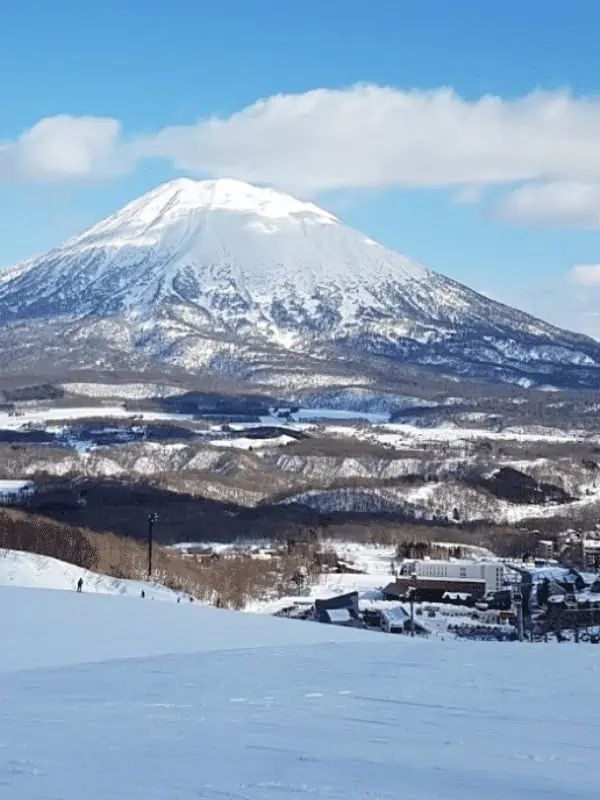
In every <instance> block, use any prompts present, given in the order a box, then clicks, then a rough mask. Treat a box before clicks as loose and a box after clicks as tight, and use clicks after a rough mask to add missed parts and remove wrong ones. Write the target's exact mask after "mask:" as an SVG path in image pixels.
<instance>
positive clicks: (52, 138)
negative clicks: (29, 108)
mask: <svg viewBox="0 0 600 800" xmlns="http://www.w3.org/2000/svg"><path fill="white" fill-rule="evenodd" d="M124 156H125V146H124V143H123V141H122V139H121V125H120V123H119V122H118V121H117V120H114V119H107V118H101V117H71V116H68V115H66V114H65V115H60V116H56V117H47V118H45V119H42V120H40V122H38V123H36V124H35V125H34V126H33V127H32V128H30V129H29V130H28V131H26V132H25V133H24V134H23V135H22V136H21V137H20V138H19V139H17V140H16V141H14V142H4V143H3V144H2V145H1V146H0V177H4V178H8V179H12V180H19V179H23V180H48V181H52V180H71V179H81V178H90V177H95V176H107V175H112V174H114V173H115V172H118V171H119V168H120V167H122V168H125V164H124Z"/></svg>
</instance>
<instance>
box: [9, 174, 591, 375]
mask: <svg viewBox="0 0 600 800" xmlns="http://www.w3.org/2000/svg"><path fill="white" fill-rule="evenodd" d="M0 322H1V323H5V326H4V327H3V329H2V330H1V331H0V344H5V347H4V348H3V349H4V358H5V359H7V360H8V359H12V361H13V362H15V361H16V359H19V358H20V359H21V360H22V361H23V360H24V362H25V363H30V362H31V360H32V358H38V359H39V358H40V357H44V356H48V355H51V356H52V358H53V360H54V362H55V363H57V364H59V365H61V364H62V365H66V366H70V367H73V368H83V367H91V366H96V367H98V366H101V367H110V368H113V367H115V366H123V365H127V366H129V367H134V368H140V367H144V366H148V365H151V364H156V363H162V364H164V365H169V366H171V367H173V366H175V367H182V368H184V369H186V370H188V371H196V370H198V369H200V368H204V369H209V370H212V371H213V372H215V373H218V374H223V373H224V374H226V375H231V376H234V377H236V378H243V379H244V378H245V379H252V378H253V377H256V376H257V375H259V376H260V380H268V379H269V375H270V370H271V371H274V372H278V371H281V370H284V371H285V370H288V371H291V372H298V373H301V374H304V375H306V379H307V381H308V383H307V385H311V383H310V381H312V380H313V378H314V375H315V374H319V373H328V374H329V373H332V372H333V373H335V372H336V371H337V372H338V373H339V372H340V371H341V372H342V373H344V374H346V375H347V376H348V379H350V378H351V377H352V376H354V377H356V376H357V375H359V374H360V375H361V376H363V375H364V374H365V372H368V371H369V364H370V363H373V362H372V359H373V356H380V357H384V358H387V359H391V360H393V361H400V362H408V363H413V364H420V365H424V366H427V367H429V368H432V369H434V370H441V371H443V372H446V373H451V374H461V375H468V376H476V377H485V378H490V379H494V380H500V381H511V382H519V383H521V384H522V385H524V386H529V385H533V384H536V383H539V384H548V383H553V384H557V385H561V386H564V385H590V386H596V385H600V345H599V344H597V343H596V342H594V341H592V340H590V339H588V338H586V337H584V336H579V335H575V334H571V333H566V332H564V331H560V330H558V329H556V328H553V327H552V326H550V325H547V324H545V323H543V322H541V321H539V320H536V319H533V318H532V317H529V316H527V315H526V314H523V313H521V312H518V311H515V310H514V309H510V308H508V307H506V306H503V305H501V304H499V303H496V302H494V301H492V300H490V299H488V298H486V297H483V296H481V295H479V294H477V293H476V292H473V291H471V290H470V289H468V288H466V287H464V286H461V285H460V284H458V283H456V282H455V281H452V280H450V279H449V278H447V277H445V276H443V275H440V274H439V273H435V272H432V271H430V270H429V269H426V268H425V267H423V266H421V265H420V264H417V263H415V262H414V261H411V260H410V259H408V258H406V257H404V256H402V255H399V254H397V253H395V252H392V251H391V250H388V249H386V248H385V247H382V246H381V245H380V244H378V243H377V242H374V241H373V240H371V239H369V238H367V237H365V236H364V235H362V234H360V233H358V232H357V231H355V230H353V229H351V228H349V227H347V226H345V225H344V224H342V223H341V222H340V221H339V220H338V219H337V218H336V217H335V216H333V215H332V214H330V213H329V212H327V211H324V210H322V209H320V208H318V207H317V206H315V205H313V204H312V203H304V202H301V201H299V200H296V199H295V198H293V197H290V196H289V195H285V194H281V193H278V192H275V191H273V190H271V189H261V188H256V187H253V186H250V185H248V184H245V183H241V182H239V181H234V180H217V181H192V180H189V179H180V180H176V181H173V182H171V183H167V184H165V185H164V186H161V187H159V188H158V189H156V190H154V191H152V192H150V193H149V194H147V195H145V196H143V197H142V198H140V199H138V200H135V201H134V202H132V203H130V204H129V205H127V206H125V208H123V209H122V210H121V211H118V212H117V213H116V214H114V215H113V216H111V217H109V218H107V219H105V220H103V221H102V222H100V223H98V224H97V225H96V226H94V227H93V228H91V229H90V230H89V231H87V232H85V233H83V234H82V235H80V236H76V237H74V238H72V239H70V240H68V241H67V242H65V243H64V244H63V245H61V246H60V247H58V248H57V249H55V250H53V251H51V252H49V253H47V254H45V255H43V256H40V257H39V258H36V259H34V260H32V261H28V262H26V263H24V264H21V265H17V266H16V267H14V268H12V269H9V270H6V271H5V272H4V273H1V274H0ZM332 366H333V367H334V368H333V369H332Z"/></svg>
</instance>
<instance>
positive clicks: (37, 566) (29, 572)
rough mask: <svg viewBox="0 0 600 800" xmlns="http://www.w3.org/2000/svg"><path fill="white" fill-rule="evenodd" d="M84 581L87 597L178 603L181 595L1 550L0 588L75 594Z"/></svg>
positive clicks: (152, 584) (72, 565)
mask: <svg viewBox="0 0 600 800" xmlns="http://www.w3.org/2000/svg"><path fill="white" fill-rule="evenodd" d="M80 578H82V579H83V590H84V591H85V593H86V594H89V593H92V594H112V595H119V596H121V597H125V596H126V597H140V595H141V592H142V591H143V592H144V594H145V596H146V597H147V598H148V599H149V600H166V601H168V602H176V601H177V598H178V597H181V596H182V595H181V594H180V593H177V592H174V591H172V590H171V589H167V588H166V587H165V586H160V585H159V584H154V583H148V582H146V581H133V580H123V579H120V578H111V577H109V576H108V575H100V574H98V573H97V572H90V571H89V570H87V569H82V568H81V567H77V566H75V565H74V564H69V563H67V562H66V561H59V560H58V559H56V558H50V557H49V556H41V555H38V554H37V553H24V552H22V551H21V550H0V586H21V587H28V588H32V589H61V590H67V591H70V590H75V589H76V588H77V581H78V580H79V579H80Z"/></svg>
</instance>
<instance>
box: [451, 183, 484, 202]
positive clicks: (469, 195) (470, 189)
mask: <svg viewBox="0 0 600 800" xmlns="http://www.w3.org/2000/svg"><path fill="white" fill-rule="evenodd" d="M482 197H483V187H482V186H462V187H461V188H460V189H458V191H456V192H455V193H454V197H453V198H452V199H453V200H454V202H455V203H457V204H458V205H473V204H475V203H479V202H480V201H481V199H482Z"/></svg>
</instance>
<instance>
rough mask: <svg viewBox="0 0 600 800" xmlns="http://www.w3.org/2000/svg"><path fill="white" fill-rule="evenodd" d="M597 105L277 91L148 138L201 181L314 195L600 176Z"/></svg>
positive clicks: (434, 94)
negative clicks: (216, 179) (241, 182)
mask: <svg viewBox="0 0 600 800" xmlns="http://www.w3.org/2000/svg"><path fill="white" fill-rule="evenodd" d="M599 140H600V100H595V99H581V98H576V97H574V96H572V95H571V94H569V93H567V92H554V93H543V92H533V93H531V94H529V95H526V96H524V97H521V98H518V99H514V100H513V99H510V100H505V99H503V98H500V97H490V96H486V97H483V98H481V99H479V100H474V101H470V100H464V99H462V98H461V97H459V96H458V95H457V94H456V93H455V92H453V91H452V90H451V89H445V88H441V89H436V90H433V91H411V92H406V91H401V90H398V89H393V88H386V87H379V86H372V85H366V86H354V87H351V88H348V89H343V90H330V89H317V90H314V91H310V92H306V93H304V94H296V95H276V96H274V97H271V98H269V99H267V100H262V101H260V102H257V103H254V104H253V105H251V106H248V107H247V108H245V109H243V110H241V111H239V112H237V113H235V114H233V115H231V116H230V117H227V118H212V119H208V120H203V121H200V122H198V123H197V124H195V125H188V126H178V127H169V128H165V129H163V130H162V131H161V132H159V133H158V134H157V135H156V136H154V137H152V138H150V139H148V140H146V141H145V142H143V143H140V147H141V151H142V152H145V153H147V154H149V155H154V156H162V157H167V158H169V159H171V160H172V161H173V163H174V164H175V165H176V166H177V167H178V168H181V169H185V170H188V171H190V172H195V173H199V174H211V175H215V174H216V175H219V174H230V175H233V176H235V177H239V178H242V179H246V180H250V181H257V182H269V183H274V184H279V185H284V186H289V187H294V188H296V189H298V190H302V191H305V192H315V191H320V190H324V189H331V188H344V187H372V186H420V187H441V186H455V185H456V186H458V185H464V184H467V185H470V186H477V185H492V184H506V183H513V182H519V181H530V180H538V179H544V178H546V179H565V180H566V179H569V180H576V179H577V180H582V179H584V176H585V177H586V178H589V176H590V174H592V175H594V174H595V175H597V176H598V177H599V178H600V149H599V148H598V144H597V143H598V141H599Z"/></svg>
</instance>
